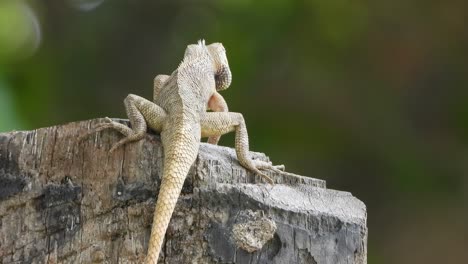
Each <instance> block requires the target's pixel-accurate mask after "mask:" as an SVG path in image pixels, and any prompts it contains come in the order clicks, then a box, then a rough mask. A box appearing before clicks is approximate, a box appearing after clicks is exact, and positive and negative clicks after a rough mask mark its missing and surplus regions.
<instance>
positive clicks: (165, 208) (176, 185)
mask: <svg viewBox="0 0 468 264" xmlns="http://www.w3.org/2000/svg"><path fill="white" fill-rule="evenodd" d="M185 139H186V138H185ZM198 146H199V143H198V142H194V141H192V140H183V139H182V140H177V141H176V142H172V143H171V144H170V146H168V149H167V148H166V149H165V161H164V170H163V177H162V181H161V188H160V189H159V196H158V201H157V202H156V209H155V212H154V218H153V226H152V228H151V236H150V241H149V245H148V254H147V256H146V261H145V263H147V264H156V263H157V262H158V257H159V253H160V251H161V247H162V243H163V240H164V236H165V234H166V230H167V227H168V225H169V221H170V220H171V216H172V213H173V212H174V208H175V206H176V203H177V199H178V198H179V195H180V192H181V190H182V187H183V185H184V181H185V178H186V177H187V174H188V171H189V169H190V167H191V166H192V164H193V162H194V161H195V159H196V157H197V153H198Z"/></svg>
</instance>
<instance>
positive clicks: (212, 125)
mask: <svg viewBox="0 0 468 264" xmlns="http://www.w3.org/2000/svg"><path fill="white" fill-rule="evenodd" d="M201 128H202V137H212V136H216V135H223V134H226V133H229V132H232V131H235V132H236V138H235V147H236V153H237V158H238V159H239V163H240V164H241V165H242V166H244V167H245V168H247V169H249V170H251V171H253V172H254V173H255V174H257V175H259V176H261V177H263V178H264V179H265V180H266V181H268V182H269V183H273V180H272V179H271V178H270V177H269V176H268V175H266V174H265V173H263V172H261V171H260V170H273V171H277V172H279V171H281V170H284V166H283V165H279V166H275V165H272V164H271V163H270V162H266V161H261V160H252V159H251V157H250V154H249V137H248V134H247V127H246V125H245V121H244V117H243V116H242V114H240V113H233V112H227V113H222V112H211V113H206V114H205V115H203V117H202V118H201Z"/></svg>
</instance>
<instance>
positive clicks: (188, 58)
mask: <svg viewBox="0 0 468 264" xmlns="http://www.w3.org/2000/svg"><path fill="white" fill-rule="evenodd" d="M206 55H208V56H209V51H208V48H207V46H206V44H205V40H204V39H200V40H199V41H198V42H197V44H190V45H188V46H187V48H186V49H185V54H184V59H183V60H182V62H181V63H180V64H179V68H181V67H183V66H186V65H189V64H190V63H191V62H192V61H193V60H196V59H199V58H202V57H205V56H206Z"/></svg>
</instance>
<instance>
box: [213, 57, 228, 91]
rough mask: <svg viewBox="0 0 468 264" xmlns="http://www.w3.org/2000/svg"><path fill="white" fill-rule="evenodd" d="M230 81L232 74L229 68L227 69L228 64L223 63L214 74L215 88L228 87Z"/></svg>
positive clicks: (218, 89)
mask: <svg viewBox="0 0 468 264" xmlns="http://www.w3.org/2000/svg"><path fill="white" fill-rule="evenodd" d="M231 81H232V74H231V70H230V69H229V65H226V64H223V65H221V67H220V68H219V70H218V72H216V74H215V83H216V90H217V91H222V90H226V89H227V88H229V85H231Z"/></svg>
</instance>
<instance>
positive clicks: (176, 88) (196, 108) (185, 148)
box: [88, 40, 284, 264]
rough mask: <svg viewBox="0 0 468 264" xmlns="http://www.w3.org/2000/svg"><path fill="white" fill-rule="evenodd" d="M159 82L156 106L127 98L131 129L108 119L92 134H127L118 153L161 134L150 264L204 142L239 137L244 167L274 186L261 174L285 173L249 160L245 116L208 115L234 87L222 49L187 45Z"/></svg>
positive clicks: (239, 155)
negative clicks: (174, 66) (232, 135)
mask: <svg viewBox="0 0 468 264" xmlns="http://www.w3.org/2000/svg"><path fill="white" fill-rule="evenodd" d="M155 81H157V82H159V83H158V84H157V85H156V86H157V87H156V89H157V91H156V93H155V94H154V95H153V96H154V98H153V100H154V102H151V101H149V100H147V99H145V98H143V97H140V96H137V95H134V94H129V95H128V96H127V97H126V98H125V100H124V105H125V109H126V112H127V116H128V118H129V120H130V123H131V128H130V127H128V126H126V125H124V124H121V123H118V122H115V121H113V120H111V119H109V118H106V122H104V123H101V124H98V125H97V126H96V127H95V128H94V129H92V130H91V131H90V132H89V133H88V134H91V133H95V132H98V131H101V130H104V129H107V128H112V129H115V130H117V131H119V132H120V133H121V134H123V135H124V136H125V137H124V138H122V139H121V140H119V141H118V142H117V143H115V144H114V145H113V146H112V147H111V149H110V150H109V151H110V152H113V151H115V150H116V149H117V148H118V147H119V146H122V145H123V144H126V143H128V142H132V141H137V140H141V139H143V137H144V136H145V133H146V130H147V127H150V128H151V129H153V130H155V131H157V132H160V135H161V141H162V145H163V152H164V162H163V164H164V165H163V173H162V180H161V185H160V190H159V195H158V198H157V201H156V207H155V212H154V216H153V224H152V228H151V235H150V240H149V245H148V252H147V255H146V259H145V263H147V264H154V263H157V261H158V258H159V253H160V251H161V247H162V244H163V240H164V236H165V233H166V230H167V227H168V225H169V222H170V219H171V216H172V213H173V211H174V209H175V205H176V203H177V200H178V197H179V195H180V192H181V190H182V187H183V184H184V181H185V178H186V177H187V174H188V172H189V169H190V167H191V166H192V164H193V163H194V162H195V159H196V157H197V155H198V148H199V145H200V140H201V137H209V138H212V139H213V140H216V138H218V137H219V136H220V135H222V134H225V133H229V132H235V150H236V155H237V158H238V160H239V163H240V164H241V165H242V166H243V167H245V168H246V169H248V170H250V171H252V172H253V173H255V174H257V175H258V176H260V177H262V178H263V179H264V180H266V181H267V182H269V183H273V181H272V179H271V178H270V177H269V176H268V175H266V174H265V173H264V172H262V171H261V170H273V171H280V170H284V166H283V165H277V166H275V165H272V163H271V162H265V161H261V160H253V159H252V158H251V157H250V153H249V139H248V134H247V128H246V124H245V120H244V117H243V115H242V114H241V113H236V112H224V109H222V110H223V111H221V112H207V107H208V106H210V107H213V108H216V107H219V104H223V102H224V99H220V98H219V96H220V95H219V93H218V92H219V91H222V90H225V89H227V88H228V87H229V86H230V84H231V81H232V75H231V70H230V68H229V64H228V60H227V56H226V50H225V48H224V46H223V45H222V44H221V43H212V44H210V45H205V41H204V40H200V41H198V43H197V44H191V45H188V46H187V48H186V50H185V54H184V58H183V60H182V62H181V63H180V65H179V66H178V67H177V69H176V70H175V71H174V72H173V73H172V74H171V75H170V76H163V77H157V78H155ZM221 98H222V97H221ZM221 100H222V101H221ZM224 104H225V102H224ZM225 106H227V104H226V105H225ZM221 108H222V107H221ZM217 109H220V108H217Z"/></svg>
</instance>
